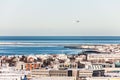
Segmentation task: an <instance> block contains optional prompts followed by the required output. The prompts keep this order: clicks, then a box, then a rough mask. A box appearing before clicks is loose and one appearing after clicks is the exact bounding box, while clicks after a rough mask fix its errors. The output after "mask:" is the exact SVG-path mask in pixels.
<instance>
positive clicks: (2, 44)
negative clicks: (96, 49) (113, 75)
mask: <svg viewBox="0 0 120 80" xmlns="http://www.w3.org/2000/svg"><path fill="white" fill-rule="evenodd" d="M83 44H88V45H100V44H120V36H0V55H30V54H31V55H39V54H78V53H81V52H82V49H72V48H68V47H67V48H66V47H64V45H83Z"/></svg>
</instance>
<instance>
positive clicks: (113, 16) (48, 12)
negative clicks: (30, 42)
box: [0, 0, 120, 36]
mask: <svg viewBox="0 0 120 80" xmlns="http://www.w3.org/2000/svg"><path fill="white" fill-rule="evenodd" d="M76 20H79V21H80V22H79V23H77V22H76ZM4 35H7V36H9V35H12V36H18V35H19V36H20V35H21V36H27V35H28V36H34V35H35V36H44V35H47V36H49V35H54V36H57V35H61V36H66V35H69V36H74V35H75V36H97V35H101V36H106V35H109V36H110V35H111V36H113V35H116V36H120V0H0V36H4Z"/></svg>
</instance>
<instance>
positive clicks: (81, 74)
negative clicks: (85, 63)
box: [78, 69, 93, 78]
mask: <svg viewBox="0 0 120 80" xmlns="http://www.w3.org/2000/svg"><path fill="white" fill-rule="evenodd" d="M92 74H93V71H92V70H85V69H82V70H78V77H79V78H86V77H92Z"/></svg>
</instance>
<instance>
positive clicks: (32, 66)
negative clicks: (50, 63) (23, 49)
mask: <svg viewBox="0 0 120 80" xmlns="http://www.w3.org/2000/svg"><path fill="white" fill-rule="evenodd" d="M39 68H40V63H25V69H26V70H33V69H39Z"/></svg>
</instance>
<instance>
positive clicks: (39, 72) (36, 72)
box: [31, 69, 50, 78]
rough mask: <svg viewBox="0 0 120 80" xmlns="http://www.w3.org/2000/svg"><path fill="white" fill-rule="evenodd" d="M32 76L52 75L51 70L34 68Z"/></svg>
mask: <svg viewBox="0 0 120 80" xmlns="http://www.w3.org/2000/svg"><path fill="white" fill-rule="evenodd" d="M31 76H32V77H35V78H39V77H48V76H50V73H49V70H40V69H34V70H32V71H31Z"/></svg>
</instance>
